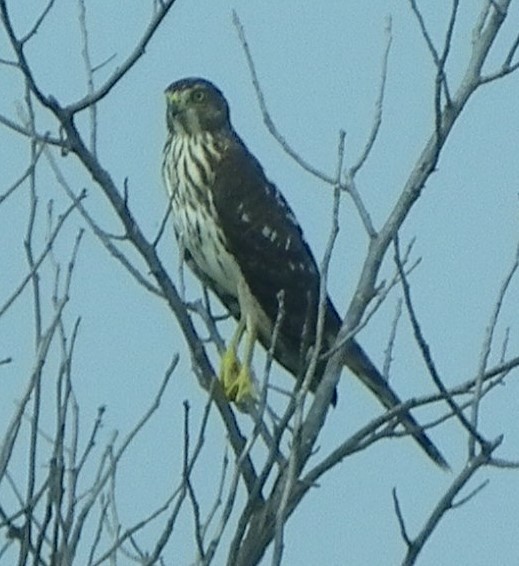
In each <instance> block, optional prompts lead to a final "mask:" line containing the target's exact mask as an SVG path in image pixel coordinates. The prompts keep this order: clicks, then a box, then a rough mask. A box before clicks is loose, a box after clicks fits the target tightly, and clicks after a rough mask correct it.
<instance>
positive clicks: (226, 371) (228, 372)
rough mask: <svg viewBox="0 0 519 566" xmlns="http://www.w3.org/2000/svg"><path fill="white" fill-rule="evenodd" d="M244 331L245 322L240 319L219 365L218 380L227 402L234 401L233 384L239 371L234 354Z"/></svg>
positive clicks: (239, 367)
mask: <svg viewBox="0 0 519 566" xmlns="http://www.w3.org/2000/svg"><path fill="white" fill-rule="evenodd" d="M244 330H245V320H244V319H240V322H239V323H238V327H237V328H236V332H235V333H234V336H233V337H232V339H231V342H230V343H229V346H228V347H227V350H226V351H225V353H224V354H223V356H222V361H221V365H220V380H221V382H222V386H223V390H224V393H225V396H226V397H227V398H228V399H229V401H234V400H235V399H236V391H235V383H236V380H237V379H238V374H239V373H240V369H241V364H240V361H239V360H238V356H237V354H236V352H237V350H238V344H239V343H240V340H241V337H242V336H243V331H244Z"/></svg>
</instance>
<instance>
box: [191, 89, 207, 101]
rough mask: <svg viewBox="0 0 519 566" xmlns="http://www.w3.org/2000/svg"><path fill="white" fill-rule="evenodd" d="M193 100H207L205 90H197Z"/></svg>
mask: <svg viewBox="0 0 519 566" xmlns="http://www.w3.org/2000/svg"><path fill="white" fill-rule="evenodd" d="M192 99H193V102H202V101H204V100H205V92H204V91H203V90H195V92H193V96H192Z"/></svg>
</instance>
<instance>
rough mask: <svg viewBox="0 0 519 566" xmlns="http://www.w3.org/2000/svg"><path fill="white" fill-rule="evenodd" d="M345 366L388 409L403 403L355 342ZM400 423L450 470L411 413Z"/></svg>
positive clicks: (348, 349)
mask: <svg viewBox="0 0 519 566" xmlns="http://www.w3.org/2000/svg"><path fill="white" fill-rule="evenodd" d="M344 363H345V365H346V366H347V367H348V368H349V370H350V371H352V372H353V373H354V374H355V375H356V376H357V377H358V378H359V379H360V380H361V381H362V383H364V385H366V387H368V389H370V390H371V391H372V392H373V393H374V394H375V396H376V397H377V399H378V400H379V401H380V402H381V403H382V405H384V407H386V409H394V408H395V407H397V406H398V405H400V404H401V403H402V401H401V400H400V399H399V398H398V396H397V395H396V393H395V392H394V391H393V390H392V389H391V387H390V386H389V385H388V383H387V382H386V380H385V379H384V378H383V377H382V375H381V374H380V372H379V371H378V370H377V368H376V367H375V366H374V365H373V363H372V362H371V360H370V359H369V357H368V355H367V354H366V353H365V352H364V350H363V349H362V348H361V347H360V346H359V344H358V343H357V342H356V341H355V340H351V341H350V342H349V343H348V345H347V346H346V353H345V358H344ZM399 419H400V422H401V423H402V424H403V425H404V427H405V428H406V429H407V431H408V432H409V434H410V435H411V436H412V437H413V438H414V439H415V440H416V442H417V443H418V444H419V445H420V448H421V449H422V450H423V451H424V452H425V453H426V454H427V456H429V458H431V460H433V462H434V463H435V464H437V465H438V466H440V467H441V468H443V469H444V470H448V469H450V467H449V464H448V463H447V461H446V460H445V458H444V457H443V456H442V454H441V452H440V451H439V450H438V448H436V446H435V445H434V444H433V443H432V441H431V440H430V439H429V437H428V436H427V435H426V434H425V432H424V431H423V429H422V427H421V426H420V425H419V424H418V423H417V421H416V420H415V419H414V418H413V416H412V415H411V413H410V412H409V411H404V412H402V413H401V414H400V416H399Z"/></svg>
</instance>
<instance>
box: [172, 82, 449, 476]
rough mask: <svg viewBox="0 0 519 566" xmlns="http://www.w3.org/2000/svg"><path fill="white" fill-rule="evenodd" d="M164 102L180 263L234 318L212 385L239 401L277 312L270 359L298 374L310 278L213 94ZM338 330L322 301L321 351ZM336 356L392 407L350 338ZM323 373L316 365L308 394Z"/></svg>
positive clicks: (307, 336) (310, 312) (297, 245)
mask: <svg viewBox="0 0 519 566" xmlns="http://www.w3.org/2000/svg"><path fill="white" fill-rule="evenodd" d="M166 101H167V114H166V118H167V127H168V138H167V141H166V145H165V147H164V163H163V174H164V179H165V183H166V187H167V189H168V192H169V194H170V196H171V202H172V213H173V221H174V228H175V233H176V237H177V239H178V241H179V245H180V248H181V250H184V254H185V258H184V259H185V260H186V262H187V263H188V265H189V266H190V267H191V268H192V270H193V271H194V273H195V274H196V275H197V276H198V277H199V278H200V279H201V280H202V282H203V283H204V284H205V285H206V286H208V287H209V288H210V289H211V290H212V291H213V292H214V293H215V294H216V295H217V296H218V297H219V298H220V300H221V301H222V302H223V304H224V305H225V306H226V307H227V309H228V310H229V311H230V312H231V313H232V315H233V316H234V317H235V318H237V319H239V323H238V328H237V331H236V334H235V336H234V337H233V338H232V340H231V342H230V344H229V347H228V350H227V352H226V353H225V355H224V356H223V358H222V368H221V379H222V383H223V387H224V391H225V392H226V395H227V396H228V398H229V399H231V400H235V401H237V402H240V401H242V400H243V399H244V398H247V397H249V396H250V395H251V394H252V385H251V376H250V371H251V362H252V355H253V349H254V343H255V341H256V340H257V339H258V340H259V341H260V342H261V343H262V344H263V346H264V347H266V348H269V347H270V346H271V337H272V331H273V327H274V324H275V321H276V320H278V315H279V313H280V305H281V315H280V318H279V320H280V321H281V322H280V324H279V332H278V337H277V340H276V343H275V345H274V357H275V359H276V360H277V361H278V362H279V363H280V364H281V365H283V366H284V367H285V368H286V369H287V370H288V371H289V372H290V373H291V374H293V375H294V376H296V377H297V378H300V377H301V376H302V375H303V373H304V369H305V365H306V364H307V363H308V355H307V354H308V352H309V350H310V347H311V346H313V344H314V343H315V339H316V319H317V311H318V301H319V271H318V268H317V264H316V262H315V259H314V257H313V255H312V252H311V251H310V248H309V247H308V244H307V243H306V241H305V239H304V238H303V234H302V232H301V228H300V226H299V224H298V222H297V220H296V218H295V216H294V213H293V212H292V210H291V208H290V206H289V205H288V204H287V202H286V200H285V199H284V197H283V195H282V194H281V193H280V192H279V190H278V189H277V188H276V186H275V185H273V184H272V183H271V182H270V181H269V180H268V179H267V178H266V177H265V173H264V172H263V168H262V167H261V165H260V164H259V162H258V161H257V159H256V158H255V157H254V156H253V155H252V154H251V153H250V152H249V150H248V149H247V147H246V146H245V144H244V143H243V142H242V140H241V139H240V138H239V136H238V135H237V134H236V132H235V131H234V129H233V127H232V125H231V122H230V119H229V106H228V104H227V101H226V100H225V98H224V96H223V94H222V93H221V92H220V90H218V88H216V87H215V86H214V85H213V84H212V83H210V82H209V81H206V80H204V79H200V78H187V79H183V80H180V81H177V82H174V83H173V84H171V85H170V86H169V87H168V88H167V89H166ZM340 325H341V319H340V317H339V315H338V313H337V311H336V309H335V307H334V305H333V303H332V301H331V300H330V298H327V299H326V309H325V319H324V329H323V337H322V345H321V353H324V352H326V351H328V350H329V349H330V348H331V347H332V346H333V344H334V341H335V339H336V336H337V333H338V331H339V328H340ZM244 333H245V334H246V338H245V345H244V352H243V362H242V363H240V362H239V361H238V357H237V349H238V345H239V343H240V341H241V338H242V335H243V334H244ZM344 349H345V354H344V361H345V364H346V365H347V366H348V368H349V369H350V370H351V371H352V372H353V373H354V374H355V375H357V377H359V378H360V379H361V380H362V382H363V383H364V384H365V385H366V386H367V387H368V388H369V389H370V390H371V391H372V392H373V393H374V394H375V395H376V396H377V398H378V399H379V401H380V402H381V403H382V404H383V405H384V406H385V407H386V408H389V409H391V408H394V407H395V406H397V405H399V404H400V403H401V401H400V399H399V398H398V396H397V395H396V394H395V393H394V392H393V390H392V389H391V388H390V387H389V385H388V384H387V382H386V381H385V380H384V378H383V377H382V376H381V375H380V373H379V372H378V370H377V369H376V367H375V366H374V365H373V364H372V363H371V361H370V359H369V358H368V356H367V355H366V354H365V352H364V351H363V350H362V348H361V347H360V346H359V344H358V343H357V342H356V340H354V339H352V340H350V341H349V342H347V343H346V344H345V345H344ZM325 365H326V361H325V360H323V359H320V360H319V362H318V364H317V368H316V371H315V377H314V379H313V381H312V383H311V386H310V388H311V389H312V390H315V389H316V388H317V386H318V384H319V380H320V378H321V376H322V374H323V372H324V368H325ZM333 401H334V402H335V399H334V400H333ZM399 418H400V421H401V422H402V424H403V425H404V426H405V427H406V429H407V430H408V432H409V433H410V434H411V435H412V436H413V437H414V438H415V440H416V441H417V442H418V443H419V445H420V446H421V447H422V449H423V450H424V451H425V452H426V453H427V454H428V455H429V457H430V458H432V459H433V460H434V462H436V463H437V464H438V465H440V466H442V467H447V462H446V461H445V460H444V458H443V456H442V455H441V453H440V452H439V450H438V449H437V448H436V447H435V446H434V444H433V443H432V442H431V441H430V440H429V438H428V437H427V436H426V434H425V433H424V432H423V430H422V429H421V428H420V426H419V425H418V423H417V422H416V421H415V420H414V418H413V417H412V416H411V414H410V413H409V412H406V411H404V412H402V413H401V415H400V417H399Z"/></svg>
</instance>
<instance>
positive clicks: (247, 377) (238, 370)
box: [220, 348, 256, 408]
mask: <svg viewBox="0 0 519 566" xmlns="http://www.w3.org/2000/svg"><path fill="white" fill-rule="evenodd" d="M220 381H221V382H222V387H223V391H224V394H225V396H226V397H227V399H229V401H233V402H234V403H236V405H238V408H240V406H244V405H246V404H247V403H248V402H249V401H254V400H255V399H256V390H255V387H254V382H253V379H252V376H251V372H250V369H249V368H248V367H246V366H244V365H242V364H241V363H240V361H239V360H238V356H237V355H236V351H235V350H234V349H233V348H229V349H228V350H227V351H226V352H225V354H224V355H223V356H222V364H221V368H220Z"/></svg>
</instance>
